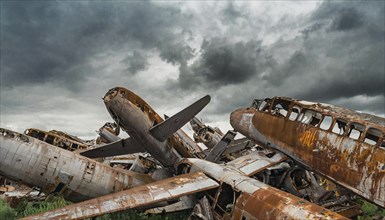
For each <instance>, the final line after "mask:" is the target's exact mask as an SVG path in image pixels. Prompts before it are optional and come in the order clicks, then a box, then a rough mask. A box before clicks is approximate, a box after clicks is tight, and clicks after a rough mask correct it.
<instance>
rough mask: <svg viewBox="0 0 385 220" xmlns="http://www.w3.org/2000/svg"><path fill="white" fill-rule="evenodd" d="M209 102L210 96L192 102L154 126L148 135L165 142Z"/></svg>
mask: <svg viewBox="0 0 385 220" xmlns="http://www.w3.org/2000/svg"><path fill="white" fill-rule="evenodd" d="M209 102H210V96H209V95H206V96H205V97H203V98H201V99H199V100H198V101H196V102H194V103H193V104H191V105H190V106H188V107H187V108H185V109H183V110H182V111H180V112H178V113H176V114H175V115H173V116H172V117H170V118H167V119H166V120H165V121H163V122H162V123H160V124H157V125H155V126H154V127H152V128H151V129H150V133H151V134H152V136H154V137H155V138H156V139H158V140H159V141H165V140H166V139H167V138H169V137H170V136H171V135H172V134H174V133H175V132H176V131H177V130H179V129H180V128H181V127H183V126H184V125H185V124H186V123H187V122H189V121H190V120H191V119H192V118H194V116H195V115H196V114H198V113H199V112H200V111H201V110H202V109H203V108H204V107H205V106H206V105H207V104H208V103H209Z"/></svg>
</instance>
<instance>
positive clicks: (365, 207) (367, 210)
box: [357, 199, 385, 220]
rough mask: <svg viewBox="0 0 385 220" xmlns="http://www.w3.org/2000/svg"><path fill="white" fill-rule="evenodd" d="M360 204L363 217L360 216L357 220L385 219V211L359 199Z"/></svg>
mask: <svg viewBox="0 0 385 220" xmlns="http://www.w3.org/2000/svg"><path fill="white" fill-rule="evenodd" d="M358 203H359V204H361V209H362V212H363V215H362V216H358V218H357V220H372V219H384V218H385V209H383V208H380V207H378V206H376V205H373V204H371V203H369V202H366V201H365V200H362V199H359V201H358Z"/></svg>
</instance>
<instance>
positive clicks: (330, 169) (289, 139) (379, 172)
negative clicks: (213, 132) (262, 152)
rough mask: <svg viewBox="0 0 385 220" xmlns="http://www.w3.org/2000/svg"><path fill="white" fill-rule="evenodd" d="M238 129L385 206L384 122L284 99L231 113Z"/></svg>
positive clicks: (371, 117) (331, 106)
mask: <svg viewBox="0 0 385 220" xmlns="http://www.w3.org/2000/svg"><path fill="white" fill-rule="evenodd" d="M230 123H231V125H232V126H233V128H234V129H235V130H237V131H238V132H240V133H241V134H243V135H245V136H246V137H249V138H251V139H252V140H254V141H255V142H257V143H258V144H260V145H261V146H265V147H269V148H274V149H276V150H279V151H281V152H283V153H285V154H286V155H288V156H290V157H291V158H293V159H294V160H295V161H296V162H298V163H300V164H302V165H304V166H306V167H307V168H309V169H311V170H313V171H315V172H317V173H319V174H321V175H322V176H325V177H327V178H329V179H331V180H333V181H334V182H335V183H337V184H339V185H341V186H343V187H345V188H347V189H349V190H350V191H352V192H354V193H356V194H357V195H359V196H362V197H363V198H365V199H367V200H369V201H371V202H373V203H375V204H377V205H380V206H382V207H385V119H384V118H380V117H377V116H373V115H369V114H364V113H358V112H355V111H352V110H349V109H344V108H340V107H336V106H333V105H328V104H322V103H313V102H306V101H302V100H295V99H291V98H285V97H274V98H272V99H264V100H255V101H254V102H253V105H252V106H251V107H249V108H241V109H237V110H235V111H234V112H232V113H231V116H230Z"/></svg>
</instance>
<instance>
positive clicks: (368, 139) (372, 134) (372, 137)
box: [364, 128, 385, 148]
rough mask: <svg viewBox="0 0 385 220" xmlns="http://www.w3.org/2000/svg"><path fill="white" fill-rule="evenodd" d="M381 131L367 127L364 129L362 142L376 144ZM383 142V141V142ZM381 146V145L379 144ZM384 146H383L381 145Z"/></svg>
mask: <svg viewBox="0 0 385 220" xmlns="http://www.w3.org/2000/svg"><path fill="white" fill-rule="evenodd" d="M381 135H382V134H381V131H380V130H378V129H376V128H369V129H368V131H366V134H365V139H364V142H365V143H367V144H370V145H376V144H377V143H378V140H379V139H380V137H381ZM383 144H385V143H383ZM380 147H381V146H380ZM383 147H384V148H385V146H383Z"/></svg>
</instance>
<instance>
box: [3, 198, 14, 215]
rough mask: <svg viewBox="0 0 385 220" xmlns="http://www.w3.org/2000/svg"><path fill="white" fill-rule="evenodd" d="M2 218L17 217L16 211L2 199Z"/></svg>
mask: <svg viewBox="0 0 385 220" xmlns="http://www.w3.org/2000/svg"><path fill="white" fill-rule="evenodd" d="M0 219H16V211H15V210H14V209H12V208H11V207H10V206H9V205H8V203H6V202H5V201H3V200H2V199H0Z"/></svg>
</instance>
